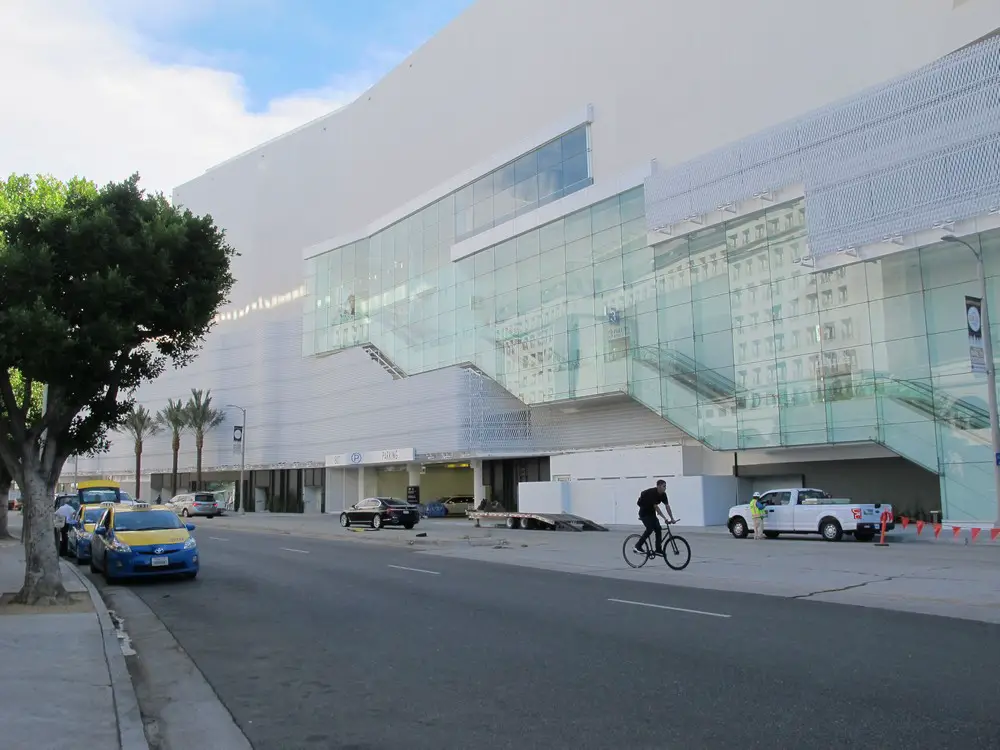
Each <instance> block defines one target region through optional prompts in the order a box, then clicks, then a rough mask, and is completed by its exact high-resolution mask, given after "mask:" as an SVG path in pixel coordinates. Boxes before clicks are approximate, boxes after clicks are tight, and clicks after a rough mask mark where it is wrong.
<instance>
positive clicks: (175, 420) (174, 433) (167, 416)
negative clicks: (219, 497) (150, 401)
mask: <svg viewBox="0 0 1000 750" xmlns="http://www.w3.org/2000/svg"><path fill="white" fill-rule="evenodd" d="M156 421H157V423H158V424H159V425H160V426H161V427H162V428H164V429H166V430H168V431H169V432H170V454H171V456H172V465H171V472H170V494H171V497H172V496H174V495H176V494H177V458H178V455H179V454H180V452H181V435H182V434H184V431H185V430H187V429H188V427H189V426H190V425H189V423H188V411H187V406H186V405H185V403H184V402H183V401H181V400H180V399H177V400H176V401H175V400H174V399H169V400H168V401H167V405H166V406H164V407H163V408H162V409H160V411H158V412H157V414H156Z"/></svg>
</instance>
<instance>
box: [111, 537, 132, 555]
mask: <svg viewBox="0 0 1000 750" xmlns="http://www.w3.org/2000/svg"><path fill="white" fill-rule="evenodd" d="M108 549H110V550H113V551H114V552H131V551H132V548H131V547H129V546H128V545H127V544H125V542H122V541H119V540H117V539H112V540H111V544H109V545H108Z"/></svg>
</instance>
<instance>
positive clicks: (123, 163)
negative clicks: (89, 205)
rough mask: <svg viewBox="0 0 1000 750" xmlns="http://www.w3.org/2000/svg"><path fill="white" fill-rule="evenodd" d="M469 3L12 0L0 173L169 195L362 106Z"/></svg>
mask: <svg viewBox="0 0 1000 750" xmlns="http://www.w3.org/2000/svg"><path fill="white" fill-rule="evenodd" d="M470 4H471V0H325V1H324V0H0V71H3V74H2V75H0V80H2V81H3V86H2V88H0V175H2V176H6V175H8V174H11V173H29V174H36V173H46V174H53V175H55V176H56V177H59V178H61V179H68V178H70V177H72V176H74V175H80V176H84V177H87V178H89V179H92V180H94V181H96V182H98V183H101V184H103V183H105V182H107V181H109V180H121V179H124V178H126V177H128V175H130V174H131V173H132V172H136V171H138V172H139V173H140V175H141V177H142V185H143V186H144V187H145V188H146V189H148V190H161V191H163V192H165V193H167V194H168V195H169V194H170V191H171V190H172V189H173V188H174V187H176V186H178V185H180V184H182V183H184V182H186V181H188V180H190V179H193V178H194V177H197V176H198V175H200V174H202V173H203V172H204V171H205V170H206V169H208V168H209V167H211V166H213V165H215V164H218V163H219V162H222V161H224V160H226V159H228V158H230V157H232V156H235V155H237V154H239V153H241V152H243V151H245V150H247V149H249V148H252V147H254V146H255V145H258V144H260V143H262V142H264V141H266V140H268V139H270V138H273V137H275V136H278V135H280V134H282V133H284V132H287V131H288V130H291V129H293V128H295V127H298V126H299V125H302V124H304V123H306V122H309V121H310V120H313V119H315V118H317V117H319V116H321V115H324V114H326V113H328V112H331V111H333V110H335V109H337V108H339V107H341V106H343V105H345V104H347V103H349V102H350V101H352V100H353V99H355V98H356V97H358V96H359V95H360V94H361V93H362V92H363V91H365V90H366V89H367V88H369V87H370V86H371V85H372V84H374V83H375V82H376V81H378V79H379V78H381V77H382V76H383V75H384V74H385V73H387V72H388V71H389V70H391V69H392V68H393V67H394V66H395V65H397V64H398V63H399V62H401V61H402V60H403V59H404V58H405V57H406V56H407V55H408V54H409V53H410V52H412V51H413V50H414V49H416V48H417V47H419V46H420V45H421V44H422V43H423V42H425V41H426V40H427V39H428V38H429V37H431V36H432V35H433V34H434V33H436V32H437V31H438V30H440V29H441V28H442V27H443V26H445V25H446V24H447V23H448V22H449V21H451V20H452V19H453V18H454V17H455V16H457V15H458V14H459V13H460V12H461V11H462V10H464V9H465V8H466V7H467V6H468V5H470Z"/></svg>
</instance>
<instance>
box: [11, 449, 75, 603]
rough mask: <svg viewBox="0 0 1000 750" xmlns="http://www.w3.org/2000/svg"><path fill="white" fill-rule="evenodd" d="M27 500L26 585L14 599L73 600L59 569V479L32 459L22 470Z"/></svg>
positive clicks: (24, 601)
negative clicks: (56, 534) (55, 507)
mask: <svg viewBox="0 0 1000 750" xmlns="http://www.w3.org/2000/svg"><path fill="white" fill-rule="evenodd" d="M20 473H21V474H22V475H23V477H21V478H23V479H24V481H23V482H20V481H19V482H18V484H19V485H20V486H21V495H22V501H23V503H24V510H23V514H24V528H25V529H26V532H25V534H24V561H25V562H24V586H23V587H22V588H21V590H20V591H19V592H18V594H17V596H16V597H14V601H15V602H18V603H20V604H28V605H39V604H40V605H51V604H62V603H65V602H66V601H68V600H69V595H68V594H67V593H66V589H65V588H63V583H62V571H61V570H60V569H59V551H58V549H57V548H56V544H55V537H54V535H53V530H52V529H53V527H52V515H53V508H52V501H53V498H54V497H55V482H54V481H47V480H46V478H45V476H44V475H43V473H42V472H41V470H39V469H38V468H37V467H35V466H34V465H33V463H29V464H28V465H27V466H25V467H24V469H23V470H22V471H21V472H20Z"/></svg>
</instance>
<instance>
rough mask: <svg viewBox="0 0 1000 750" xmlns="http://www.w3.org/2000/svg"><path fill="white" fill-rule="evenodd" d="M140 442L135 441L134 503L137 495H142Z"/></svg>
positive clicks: (137, 498)
mask: <svg viewBox="0 0 1000 750" xmlns="http://www.w3.org/2000/svg"><path fill="white" fill-rule="evenodd" d="M141 481H142V441H141V440H136V441H135V501H136V502H139V495H140V494H142V489H141V488H142V485H141V484H140V482H141Z"/></svg>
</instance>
